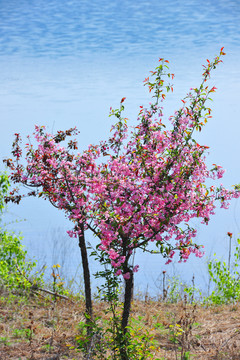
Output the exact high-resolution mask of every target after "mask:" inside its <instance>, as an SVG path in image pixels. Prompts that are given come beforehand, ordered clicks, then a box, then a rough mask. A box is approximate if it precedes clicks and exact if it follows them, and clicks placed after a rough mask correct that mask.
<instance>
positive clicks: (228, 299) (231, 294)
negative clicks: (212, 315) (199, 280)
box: [205, 239, 240, 305]
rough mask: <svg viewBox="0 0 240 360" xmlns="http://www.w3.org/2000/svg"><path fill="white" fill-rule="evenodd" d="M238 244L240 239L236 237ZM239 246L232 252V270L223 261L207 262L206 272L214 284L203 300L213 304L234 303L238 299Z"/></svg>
mask: <svg viewBox="0 0 240 360" xmlns="http://www.w3.org/2000/svg"><path fill="white" fill-rule="evenodd" d="M238 245H240V239H238ZM239 251H240V249H239V247H238V246H237V247H236V249H235V253H234V262H233V265H232V271H230V269H229V266H228V265H227V264H226V262H225V261H223V262H222V261H220V260H217V259H214V260H212V261H210V262H209V264H208V273H209V275H210V278H211V280H212V281H213V282H214V284H215V288H214V291H213V292H212V293H211V295H210V296H208V297H207V298H205V302H208V303H213V304H216V305H217V304H219V305H220V304H228V303H235V302H236V301H239V299H240V281H239V278H240V273H239V272H238V270H237V269H238V267H239Z"/></svg>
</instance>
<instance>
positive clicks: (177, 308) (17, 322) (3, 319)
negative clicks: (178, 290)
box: [0, 296, 240, 360]
mask: <svg viewBox="0 0 240 360" xmlns="http://www.w3.org/2000/svg"><path fill="white" fill-rule="evenodd" d="M94 309H95V313H96V314H97V315H99V314H100V315H101V316H103V317H104V316H106V315H104V312H103V310H104V304H103V303H95V304H94ZM83 311H84V303H83V302H82V301H80V300H79V301H77V300H76V299H75V300H74V301H72V302H71V301H67V300H64V299H60V300H58V301H56V302H53V301H51V300H50V299H48V300H47V299H42V298H39V297H32V298H30V299H28V300H27V301H26V300H24V301H19V299H15V300H12V301H9V300H7V298H6V297H4V296H3V297H0V360H10V359H11V360H30V359H36V360H37V359H41V360H62V359H72V360H73V359H74V360H80V359H82V358H83V357H82V355H81V352H80V350H78V349H77V344H76V336H77V335H78V333H79V330H78V324H79V323H80V322H81V321H84V316H83ZM131 316H132V318H133V319H135V320H136V321H137V324H138V327H139V328H140V331H145V330H148V331H149V333H150V334H151V336H152V338H153V339H154V340H155V344H156V349H153V350H152V354H153V359H161V360H162V359H175V360H176V359H197V360H205V359H218V360H220V359H221V360H225V359H226V360H227V359H239V360H240V306H239V304H236V305H228V306H211V307H210V306H209V307H203V306H201V305H196V306H194V305H186V304H184V303H179V304H169V303H163V302H156V301H151V300H148V301H134V302H133V304H132V315H131ZM141 329H142V330H141ZM181 349H184V351H185V352H186V353H188V352H189V357H185V358H184V357H183V355H182V357H181ZM148 358H149V359H150V357H147V358H146V359H148Z"/></svg>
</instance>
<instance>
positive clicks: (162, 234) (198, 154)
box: [92, 49, 239, 359]
mask: <svg viewBox="0 0 240 360" xmlns="http://www.w3.org/2000/svg"><path fill="white" fill-rule="evenodd" d="M222 55H224V52H223V49H221V52H220V55H219V56H217V57H216V58H215V59H214V60H213V62H210V61H209V60H207V65H206V66H205V67H204V72H203V80H202V83H201V85H200V87H199V88H195V89H192V90H191V92H190V93H189V94H188V95H187V97H186V98H185V99H184V100H183V106H182V108H181V109H180V110H178V111H176V112H175V114H174V115H173V116H171V117H170V119H169V120H170V124H171V129H170V130H167V128H166V126H165V125H164V123H163V119H162V117H163V116H162V107H161V106H160V105H159V103H160V102H162V101H163V100H164V98H165V94H164V93H163V90H164V88H165V89H166V90H167V91H169V90H170V89H172V86H171V85H170V84H168V85H165V83H164V76H167V77H168V78H171V77H173V75H172V74H170V73H166V69H168V66H167V65H166V63H167V61H164V60H163V59H160V60H159V61H160V65H159V66H158V67H157V68H156V69H155V71H153V72H151V78H152V79H151V80H150V79H149V78H147V79H145V85H147V86H148V87H149V91H150V92H152V93H153V97H154V98H155V99H156V101H155V103H154V104H150V107H149V108H143V107H141V108H140V113H139V118H138V125H137V126H136V127H135V128H134V129H133V130H132V131H129V128H128V125H127V119H126V118H123V117H122V115H121V112H122V111H123V110H124V106H123V102H124V100H125V98H123V99H122V101H121V104H120V109H117V110H112V111H111V115H115V116H116V117H117V119H118V121H117V123H116V124H115V125H114V126H113V128H112V132H113V135H112V136H111V137H110V139H109V140H108V141H106V142H102V143H101V152H102V155H104V156H105V157H106V159H107V160H106V161H105V162H102V163H101V165H100V166H99V168H100V174H101V177H102V182H101V183H102V184H104V185H103V186H102V187H101V189H100V191H98V188H97V187H96V194H95V195H94V202H95V206H94V213H93V215H92V216H93V219H94V224H95V229H97V230H95V234H96V235H97V236H98V237H99V239H100V241H101V244H100V246H99V247H98V249H99V251H100V252H102V254H105V256H107V257H108V259H109V262H110V264H111V266H112V267H113V268H114V269H115V270H114V271H115V274H116V275H122V276H123V278H124V281H125V295H124V308H123V314H122V320H121V327H122V331H123V333H126V332H127V325H128V319H129V314H130V309H131V300H132V289H133V278H134V273H135V272H137V270H138V265H135V264H134V263H133V258H134V256H133V255H134V253H135V251H136V250H137V249H141V250H142V251H150V252H151V250H148V247H149V245H150V244H152V243H154V244H155V245H156V247H157V248H158V252H159V253H160V254H162V256H163V257H165V258H166V260H167V261H166V263H170V262H171V261H172V258H173V256H174V254H175V253H176V252H178V254H179V256H180V261H184V262H185V261H187V259H188V257H189V256H190V254H194V255H195V256H197V257H201V256H202V255H203V252H202V250H201V248H202V246H200V245H197V244H196V243H194V241H193V239H194V238H195V236H196V229H194V228H192V227H191V226H190V225H189V221H190V220H191V219H193V218H199V219H201V222H202V223H203V224H208V222H209V220H210V216H211V215H213V214H214V210H215V207H216V201H219V202H220V206H221V207H222V208H225V209H227V208H228V206H229V201H230V200H231V199H232V198H237V197H239V186H235V188H234V189H233V190H227V189H225V188H224V187H223V186H222V185H220V186H218V187H217V186H215V185H213V184H212V185H210V186H207V184H206V182H208V183H209V182H210V181H211V182H212V181H213V180H215V179H220V178H221V177H222V176H223V173H224V170H223V169H222V167H221V166H218V165H215V164H214V165H213V166H212V168H210V169H208V168H207V165H206V162H205V154H206V152H207V151H208V147H207V146H205V145H200V144H198V143H197V141H196V140H195V139H194V137H193V135H194V131H201V130H202V127H203V126H204V125H205V123H206V122H207V120H208V119H209V118H210V117H211V109H210V108H208V107H207V106H206V101H207V100H208V98H209V95H210V94H211V93H212V92H214V91H215V87H212V88H209V87H208V86H207V85H206V82H207V80H208V79H209V77H210V72H211V70H212V69H215V67H216V66H217V65H218V64H219V63H220V62H221V61H222V60H221V59H220V57H221V56H222ZM209 180H210V181H209ZM103 189H104V190H103ZM122 358H123V359H125V357H124V356H123V357H122Z"/></svg>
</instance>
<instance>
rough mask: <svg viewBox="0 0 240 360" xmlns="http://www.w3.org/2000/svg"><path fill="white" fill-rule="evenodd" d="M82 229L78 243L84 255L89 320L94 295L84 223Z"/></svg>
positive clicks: (85, 289) (83, 265) (86, 304)
mask: <svg viewBox="0 0 240 360" xmlns="http://www.w3.org/2000/svg"><path fill="white" fill-rule="evenodd" d="M81 231H82V233H81V234H80V235H79V236H78V239H79V242H78V244H79V247H80V250H81V257H82V267H83V279H84V291H85V306H86V313H87V316H88V317H89V318H90V319H89V320H92V295H91V281H90V271H89V264H88V255H87V248H86V242H85V235H84V229H83V226H82V225H81Z"/></svg>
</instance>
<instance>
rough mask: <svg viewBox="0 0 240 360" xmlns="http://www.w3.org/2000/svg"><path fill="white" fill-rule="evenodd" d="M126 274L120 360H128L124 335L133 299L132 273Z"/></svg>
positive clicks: (126, 342)
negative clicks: (128, 275)
mask: <svg viewBox="0 0 240 360" xmlns="http://www.w3.org/2000/svg"><path fill="white" fill-rule="evenodd" d="M128 272H129V273H130V278H129V279H125V293H124V307H123V313H122V322H121V327H122V332H123V343H122V347H121V349H120V355H121V360H129V357H128V355H127V351H126V350H127V349H126V348H127V344H128V340H127V338H126V333H127V326H128V320H129V315H130V310H131V303H132V297H133V272H132V270H130V269H128Z"/></svg>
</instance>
